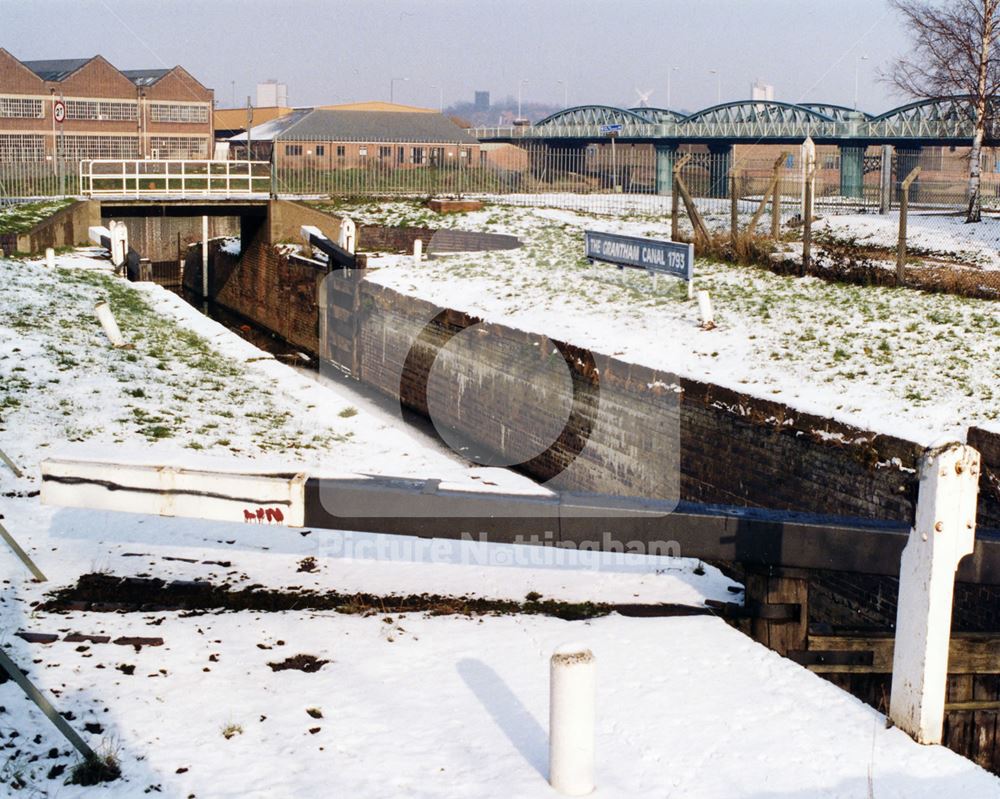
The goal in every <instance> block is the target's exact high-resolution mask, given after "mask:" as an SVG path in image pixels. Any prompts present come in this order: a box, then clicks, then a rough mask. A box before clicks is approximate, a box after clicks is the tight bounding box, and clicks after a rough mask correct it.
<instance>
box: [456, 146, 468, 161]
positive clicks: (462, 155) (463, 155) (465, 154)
mask: <svg viewBox="0 0 1000 799" xmlns="http://www.w3.org/2000/svg"><path fill="white" fill-rule="evenodd" d="M458 157H459V158H468V157H469V148H468V147H463V148H462V152H460V153H459V154H458Z"/></svg>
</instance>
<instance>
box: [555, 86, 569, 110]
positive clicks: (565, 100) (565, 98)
mask: <svg viewBox="0 0 1000 799" xmlns="http://www.w3.org/2000/svg"><path fill="white" fill-rule="evenodd" d="M556 83H558V84H559V85H560V86H562V87H563V108H569V82H568V81H565V80H557V81H556Z"/></svg>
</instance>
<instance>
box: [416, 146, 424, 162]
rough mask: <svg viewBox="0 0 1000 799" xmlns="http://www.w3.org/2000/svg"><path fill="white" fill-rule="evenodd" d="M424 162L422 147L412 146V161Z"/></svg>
mask: <svg viewBox="0 0 1000 799" xmlns="http://www.w3.org/2000/svg"><path fill="white" fill-rule="evenodd" d="M423 162H424V148H423V147H414V148H413V163H415V164H422V163H423Z"/></svg>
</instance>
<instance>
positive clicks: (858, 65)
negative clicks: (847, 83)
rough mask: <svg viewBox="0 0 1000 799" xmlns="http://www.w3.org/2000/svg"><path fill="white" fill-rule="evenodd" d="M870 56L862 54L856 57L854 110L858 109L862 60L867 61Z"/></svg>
mask: <svg viewBox="0 0 1000 799" xmlns="http://www.w3.org/2000/svg"><path fill="white" fill-rule="evenodd" d="M867 60H868V56H866V55H862V56H858V57H857V58H855V59H854V110H855V111H857V110H858V81H859V79H860V76H861V62H862V61H867Z"/></svg>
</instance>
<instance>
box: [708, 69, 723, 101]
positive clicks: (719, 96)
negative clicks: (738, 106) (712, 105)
mask: <svg viewBox="0 0 1000 799" xmlns="http://www.w3.org/2000/svg"><path fill="white" fill-rule="evenodd" d="M708 74H709V75H715V76H716V86H715V102H716V105H722V70H719V69H710V70H709V71H708Z"/></svg>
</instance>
